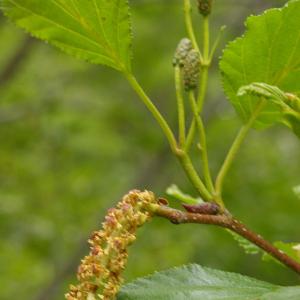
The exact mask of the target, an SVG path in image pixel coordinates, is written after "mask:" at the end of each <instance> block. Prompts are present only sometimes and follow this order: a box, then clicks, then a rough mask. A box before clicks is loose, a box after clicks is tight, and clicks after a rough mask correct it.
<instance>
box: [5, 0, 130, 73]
mask: <svg viewBox="0 0 300 300" xmlns="http://www.w3.org/2000/svg"><path fill="white" fill-rule="evenodd" d="M0 6H1V8H2V10H3V11H4V13H5V14H6V15H7V16H8V17H9V18H10V19H11V20H13V21H14V22H15V23H16V24H17V25H18V26H20V27H22V28H24V29H25V30H26V31H29V32H30V33H31V34H32V35H33V36H35V37H37V38H40V39H42V40H45V41H47V42H49V43H51V44H53V45H55V46H57V47H58V48H60V49H61V50H63V51H64V52H66V53H68V54H69V55H72V56H75V57H77V58H79V59H84V60H87V61H89V62H91V63H94V64H104V65H107V66H110V67H112V68H115V69H117V70H123V71H124V70H129V69H130V58H131V51H130V47H131V29H130V19H129V8H128V3H127V1H126V0H112V1H106V0H92V1H82V0H74V1H66V0H53V1H38V0H29V1H22V0H14V1H12V0H1V1H0Z"/></svg>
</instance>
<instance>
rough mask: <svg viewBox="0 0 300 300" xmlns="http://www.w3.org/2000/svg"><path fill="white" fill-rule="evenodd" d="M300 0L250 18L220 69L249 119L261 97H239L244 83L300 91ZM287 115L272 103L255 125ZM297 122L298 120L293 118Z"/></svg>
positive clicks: (238, 108) (232, 98)
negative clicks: (238, 94)
mask: <svg viewBox="0 0 300 300" xmlns="http://www.w3.org/2000/svg"><path fill="white" fill-rule="evenodd" d="M299 20H300V1H299V0H296V1H290V2H289V3H288V4H287V5H286V6H284V7H283V8H281V9H270V10H267V11H266V12H265V13H263V14H262V15H260V16H251V17H249V18H248V19H247V22H246V27H247V31H246V33H245V34H244V35H243V36H242V37H240V38H237V39H236V40H235V41H233V42H231V43H229V45H228V46H227V48H226V49H225V51H224V53H223V57H222V59H221V62H220V69H221V72H222V77H223V86H224V90H225V93H226V95H227V97H228V98H229V100H230V102H231V103H232V104H233V106H234V107H235V109H236V111H237V112H238V114H239V115H240V116H241V117H242V119H243V120H244V121H245V122H246V121H247V120H248V119H249V117H250V116H251V115H252V113H253V111H254V109H255V106H256V103H257V101H258V98H257V97H253V96H252V95H248V94H247V95H244V96H242V97H239V96H237V93H238V90H239V88H240V87H242V86H246V85H249V84H251V83H252V82H264V83H267V84H270V85H274V86H278V87H279V88H280V89H281V90H283V91H288V92H291V93H293V94H297V93H299V77H300V28H299ZM284 118H285V116H284V115H283V113H282V110H281V109H280V107H278V106H277V105H276V104H274V103H272V102H268V103H267V105H266V106H265V107H264V109H263V111H262V112H261V114H260V116H259V117H258V119H257V121H256V123H255V126H256V127H262V128H263V127H266V126H268V125H271V124H273V123H274V122H276V121H282V120H283V119H284ZM289 122H290V123H293V124H294V123H295V122H294V119H293V120H290V121H289Z"/></svg>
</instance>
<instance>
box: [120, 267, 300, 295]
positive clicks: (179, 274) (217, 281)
mask: <svg viewBox="0 0 300 300" xmlns="http://www.w3.org/2000/svg"><path fill="white" fill-rule="evenodd" d="M117 299H118V300H150V299H151V300H171V299H172V300H186V299H188V300H199V299H205V300H241V299H243V300H258V299H260V300H274V299H276V300H279V299H280V300H283V299H284V300H296V299H300V287H280V286H276V285H273V284H270V283H267V282H263V281H259V280H256V279H253V278H250V277H247V276H242V275H239V274H234V273H228V272H223V271H218V270H212V269H209V268H203V267H201V266H199V265H188V266H183V267H179V268H174V269H170V270H167V271H163V272H159V273H155V274H153V275H151V276H148V277H144V278H140V279H137V280H136V281H135V282H133V283H130V284H127V285H125V286H124V287H123V288H122V290H121V292H120V293H119V295H118V297H117Z"/></svg>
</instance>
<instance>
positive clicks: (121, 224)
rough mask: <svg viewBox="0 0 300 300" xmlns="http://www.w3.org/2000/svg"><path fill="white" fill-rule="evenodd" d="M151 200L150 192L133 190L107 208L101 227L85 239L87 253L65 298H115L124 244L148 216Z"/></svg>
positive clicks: (123, 265) (124, 262)
mask: <svg viewBox="0 0 300 300" xmlns="http://www.w3.org/2000/svg"><path fill="white" fill-rule="evenodd" d="M154 203H155V196H154V194H153V193H152V192H148V191H144V192H140V191H137V190H134V191H131V192H129V193H128V194H127V195H125V196H124V197H123V199H122V201H121V202H119V203H118V205H117V206H116V207H115V208H112V209H110V210H109V211H108V213H107V215H106V217H105V221H104V222H103V224H102V225H103V228H102V230H100V231H95V232H94V233H93V234H92V236H91V238H90V239H89V244H90V253H89V255H87V256H86V257H84V258H83V259H82V261H81V264H80V266H79V268H78V272H77V279H78V281H79V284H77V285H71V286H70V288H69V292H68V293H67V294H66V295H65V298H66V299H67V300H113V299H115V296H116V294H117V292H118V291H119V288H120V286H121V284H122V281H123V279H122V271H123V270H124V268H125V265H126V263H127V257H128V246H129V245H130V244H131V243H132V242H134V241H135V239H136V231H137V229H138V227H140V226H142V225H143V224H144V223H145V222H146V221H148V220H149V219H150V218H151V213H150V212H149V210H148V209H147V208H148V207H149V205H151V204H154Z"/></svg>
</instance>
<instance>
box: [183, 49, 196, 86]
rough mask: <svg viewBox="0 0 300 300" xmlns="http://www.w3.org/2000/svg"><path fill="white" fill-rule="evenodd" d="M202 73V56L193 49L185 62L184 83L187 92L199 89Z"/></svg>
mask: <svg viewBox="0 0 300 300" xmlns="http://www.w3.org/2000/svg"><path fill="white" fill-rule="evenodd" d="M199 73H200V55H199V52H198V51H196V50H194V49H192V50H191V51H190V52H189V53H188V55H187V57H186V59H185V62H184V66H183V83H184V88H185V90H186V91H190V90H193V89H195V88H196V87H197V85H198V81H199Z"/></svg>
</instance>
